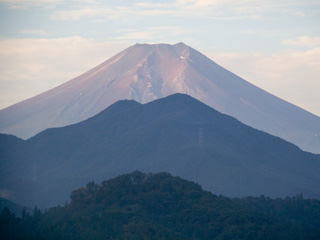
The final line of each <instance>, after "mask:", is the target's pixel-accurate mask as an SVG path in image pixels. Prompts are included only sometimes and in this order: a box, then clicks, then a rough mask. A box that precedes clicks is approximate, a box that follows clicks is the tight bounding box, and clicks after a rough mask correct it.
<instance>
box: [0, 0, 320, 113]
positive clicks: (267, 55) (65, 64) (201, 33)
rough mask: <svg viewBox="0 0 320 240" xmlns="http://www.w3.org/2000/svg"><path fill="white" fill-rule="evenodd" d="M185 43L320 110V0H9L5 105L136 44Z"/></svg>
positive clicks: (0, 53) (1, 38) (3, 36)
mask: <svg viewBox="0 0 320 240" xmlns="http://www.w3.org/2000/svg"><path fill="white" fill-rule="evenodd" d="M177 42H184V43H185V44H187V45H189V46H191V47H193V48H195V49H197V50H199V51H200V52H202V53H203V54H205V55H207V56H208V57H210V58H211V59H212V60H214V61H215V62H217V63H218V64H220V65H222V66H223V67H225V68H227V69H229V70H231V71H232V72H234V73H235V74H237V75H239V76H241V77H243V78H244V79H246V80H247V81H249V82H251V83H253V84H255V85H257V86H259V87H261V88H263V89H265V90H267V91H269V92H271V93H273V94H275V95H277V96H279V97H280V98H283V99H285V100H287V101H289V102H291V103H294V104H296V105H298V106H300V107H302V108H304V109H306V110H308V111H311V112H313V113H315V114H317V115H318V116H320V1H319V0H304V1H300V0H291V1H287V0H278V1H275V0H260V1H253V0H238V1H235V0H184V1H182V0H175V1H161V2H160V3H159V1H145V2H144V1H132V0H131V1H121V0H120V1H119V0H118V1H114V0H111V1H99V0H83V1H72V0H71V1H70V0H69V1H65V0H29V1H23V0H0V73H1V74H0V108H4V107H6V106H9V105H11V104H14V103H16V102H18V101H21V100H24V99H26V98H28V97H31V96H34V95H36V94H38V93H40V92H42V91H45V90H48V89H50V88H52V87H55V86H57V85H59V84H61V83H63V82H66V81H67V80H70V79H72V78H74V77H76V76H77V75H79V74H81V73H83V72H85V71H86V70H89V69H90V68H91V67H93V66H95V65H97V64H99V63H100V62H102V61H104V60H106V59H108V58H109V57H111V56H112V55H114V54H116V53H117V52H119V51H121V50H122V49H124V48H126V47H129V46H131V45H132V44H134V43H172V44H173V43H177Z"/></svg>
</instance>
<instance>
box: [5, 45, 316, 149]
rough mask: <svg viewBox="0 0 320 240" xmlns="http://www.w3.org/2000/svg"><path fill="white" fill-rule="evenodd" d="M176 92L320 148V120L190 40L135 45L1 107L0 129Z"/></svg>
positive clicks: (24, 131)
mask: <svg viewBox="0 0 320 240" xmlns="http://www.w3.org/2000/svg"><path fill="white" fill-rule="evenodd" d="M271 71H272V69H271ZM174 93H185V94H188V95H190V96H192V97H194V98H196V99H198V100H200V101H202V102H203V103H205V104H207V105H209V106H211V107H212V108H214V109H216V110H218V111H220V112H222V113H225V114H228V115H231V116H233V117H235V118H237V119H238V120H240V121H241V122H243V123H245V124H247V125H249V126H252V127H254V128H257V129H259V130H262V131H265V132H268V133H270V134H272V135H275V136H279V137H281V138H283V139H285V140H287V141H290V142H292V143H294V144H296V145H297V146H299V147H300V148H301V149H303V150H306V151H310V152H314V153H320V117H318V116H316V115H313V114H311V113H309V112H307V111H305V110H303V109H301V108H299V107H297V106H295V105H293V104H290V103H288V102H286V101H284V100H282V99H280V98H278V97H276V96H274V95H272V94H269V93H268V92H266V91H264V90H262V89H260V88H258V87H256V86H254V85H252V84H250V83H248V82H247V81H245V80H244V79H242V78H240V77H238V76H236V75H235V74H233V73H231V72H230V71H228V70H226V69H224V68H223V67H221V66H219V65H217V64H216V63H215V62H213V61H212V60H210V59H209V58H207V57H206V56H204V55H203V54H201V53H200V52H198V51H196V50H195V49H193V48H191V47H189V46H186V45H185V44H183V43H178V44H175V45H168V44H154V45H150V44H136V45H134V46H131V47H129V48H127V49H125V50H123V51H122V52H120V53H118V54H117V55H115V56H114V57H112V58H110V59H109V60H107V61H105V62H103V63H102V64H100V65H98V66H97V67H95V68H93V69H91V70H89V71H88V72H86V73H84V74H82V75H80V76H78V77H76V78H74V79H72V80H70V81H68V82H66V83H64V84H62V85H60V86H58V87H56V88H53V89H51V90H49V91H47V92H44V93H42V94H39V95H37V96H35V97H32V98H30V99H27V100H25V101H22V102H20V103H17V104H15V105H12V106H10V107H7V108H5V109H2V110H0V132H1V133H7V134H13V135H16V136H18V137H21V138H25V139H27V138H30V137H32V136H33V135H35V134H37V133H39V132H41V131H42V130H45V129H47V128H52V127H60V126H65V125H70V124H73V123H77V122H80V121H83V120H85V119H88V118H89V117H92V116H94V115H96V114H97V113H99V112H101V111H102V110H103V109H105V108H106V107H108V106H110V105H111V104H113V103H114V102H116V101H118V100H122V99H133V100H136V101H138V102H140V103H147V102H150V101H153V100H155V99H158V98H162V97H166V96H168V95H171V94H174Z"/></svg>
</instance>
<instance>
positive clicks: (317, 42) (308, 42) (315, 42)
mask: <svg viewBox="0 0 320 240" xmlns="http://www.w3.org/2000/svg"><path fill="white" fill-rule="evenodd" d="M282 43H283V44H284V45H291V46H297V47H316V46H320V37H308V36H300V37H297V38H293V39H285V40H283V41H282Z"/></svg>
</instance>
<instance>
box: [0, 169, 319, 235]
mask: <svg viewBox="0 0 320 240" xmlns="http://www.w3.org/2000/svg"><path fill="white" fill-rule="evenodd" d="M0 236H1V239H59V240H63V239H68V240H72V239H77V240H81V239H86V240H87V239H94V240H99V239H101V240H102V239H219V240H220V239H221V240H222V239H255V240H256V239H265V240H269V239H320V201H318V200H313V199H303V197H302V196H297V197H294V198H286V199H284V200H282V199H276V200H272V199H270V198H266V197H259V198H252V197H248V198H242V199H229V198H226V197H223V196H216V195H213V194H211V193H210V192H206V191H203V190H202V189H201V187H200V186H199V185H198V184H195V183H193V182H189V181H186V180H183V179H181V178H179V177H173V176H171V175H170V174H167V173H159V174H143V173H140V172H133V173H131V174H126V175H121V176H119V177H116V178H114V179H111V180H108V181H105V182H102V184H101V185H97V184H95V183H94V182H90V183H88V184H87V186H86V187H83V188H80V189H78V190H75V191H73V192H72V194H71V202H70V204H68V203H66V204H65V206H63V207H61V206H59V207H55V208H51V209H49V210H48V211H45V212H44V213H41V212H40V211H39V210H37V209H35V210H34V212H33V214H31V215H30V214H28V213H27V212H23V214H22V217H21V218H18V217H16V216H15V215H14V214H12V213H11V212H10V211H9V210H8V209H7V208H5V209H3V210H2V212H1V216H0Z"/></svg>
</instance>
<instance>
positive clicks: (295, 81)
mask: <svg viewBox="0 0 320 240" xmlns="http://www.w3.org/2000/svg"><path fill="white" fill-rule="evenodd" d="M209 57H211V58H212V59H213V60H214V61H216V62H217V63H218V64H220V65H221V66H223V67H225V68H227V69H228V70H230V71H232V72H233V73H235V74H237V75H239V76H240V77H242V78H244V79H245V80H247V81H249V82H251V83H252V84H254V85H256V86H258V87H260V88H262V89H264V90H266V91H268V92H270V93H272V94H274V95H276V96H278V97H280V98H282V99H284V100H287V101H289V102H291V103H293V104H296V105H298V106H300V107H302V108H304V109H307V110H308V111H311V112H313V113H314V114H316V115H318V116H320V108H319V103H320V95H319V89H320V81H319V79H320V71H319V66H320V47H315V48H312V49H309V50H305V51H294V50H286V51H283V52H281V53H278V54H272V55H268V54H263V53H237V52H235V53H221V52H215V53H210V54H209Z"/></svg>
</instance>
